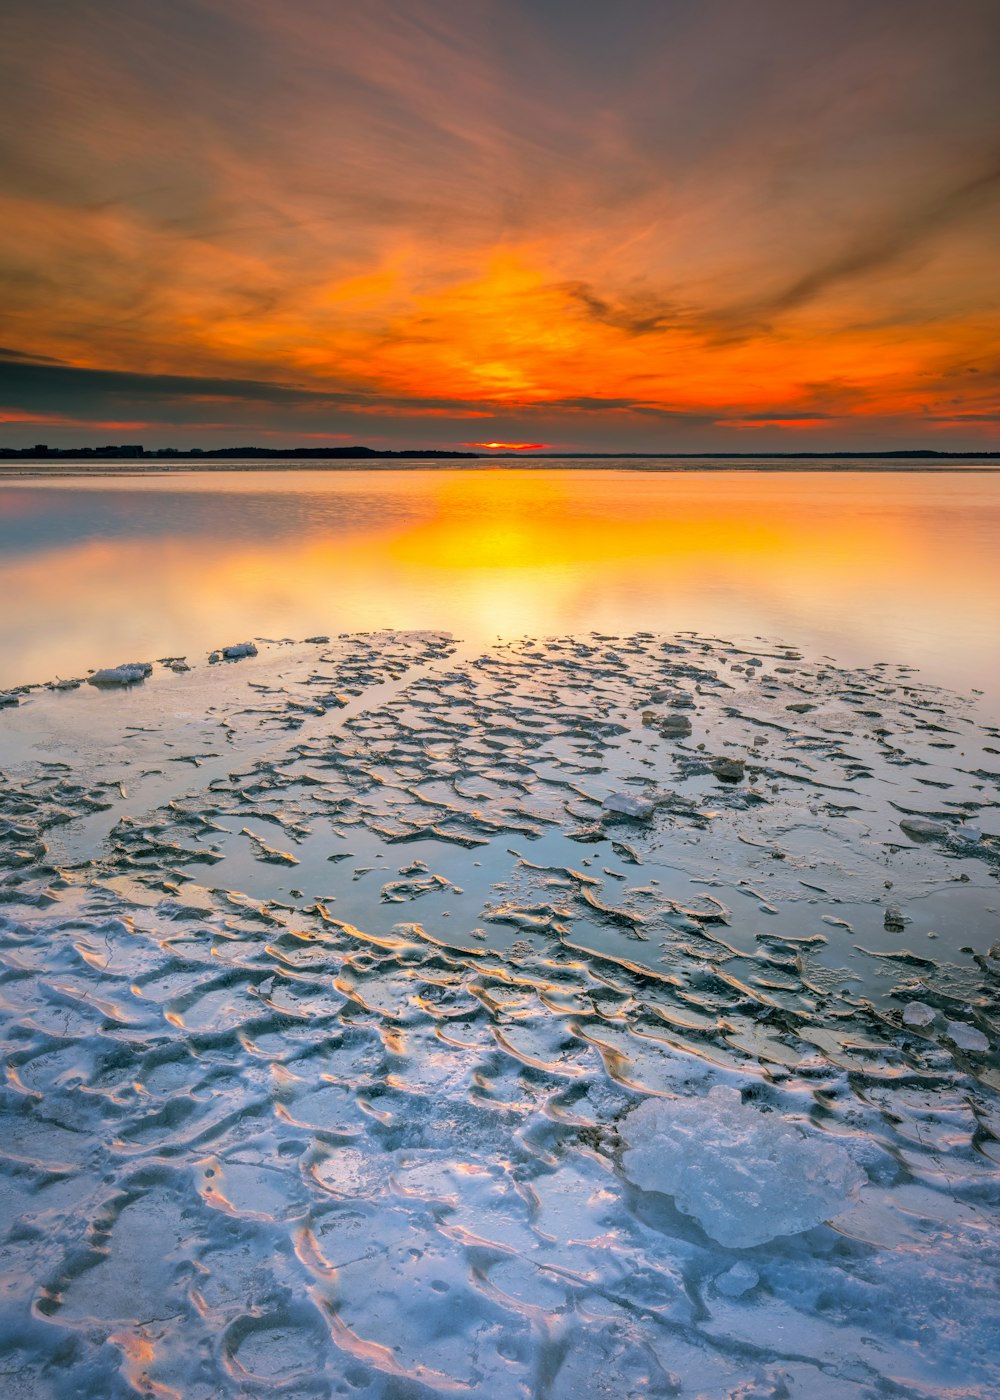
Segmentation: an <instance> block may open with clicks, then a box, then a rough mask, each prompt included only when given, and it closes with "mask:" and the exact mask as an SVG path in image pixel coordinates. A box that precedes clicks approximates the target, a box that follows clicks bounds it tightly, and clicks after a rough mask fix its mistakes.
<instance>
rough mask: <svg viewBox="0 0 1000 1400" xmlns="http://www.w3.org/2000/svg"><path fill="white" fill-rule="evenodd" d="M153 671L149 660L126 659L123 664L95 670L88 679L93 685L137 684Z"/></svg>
mask: <svg viewBox="0 0 1000 1400" xmlns="http://www.w3.org/2000/svg"><path fill="white" fill-rule="evenodd" d="M152 673H153V668H152V666H151V665H150V663H149V662H148V661H125V662H123V663H122V664H121V666H106V667H105V668H104V670H102V671H95V672H94V674H93V675H92V676H88V677H87V680H88V681H89V682H90V684H91V685H100V686H115V685H136V684H137V683H138V682H139V681H144V680H145V679H146V677H147V676H150V675H152Z"/></svg>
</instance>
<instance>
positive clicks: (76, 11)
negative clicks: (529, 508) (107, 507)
mask: <svg viewBox="0 0 1000 1400" xmlns="http://www.w3.org/2000/svg"><path fill="white" fill-rule="evenodd" d="M0 24H2V27H3V33H2V34H0V53H3V54H4V55H5V58H4V59H3V60H2V62H3V63H4V64H5V65H6V66H7V69H8V71H6V72H5V73H4V74H3V79H4V92H5V94H6V100H5V102H4V104H3V109H4V110H3V113H2V115H0V162H2V165H3V172H4V178H3V180H2V182H0V189H2V194H0V280H2V287H0V346H2V347H4V348H3V349H2V350H0V444H2V443H6V444H14V445H16V444H21V443H31V442H35V441H38V440H43V439H44V440H47V441H49V442H52V443H61V442H86V441H103V440H106V439H107V436H108V435H110V436H111V439H112V440H114V439H116V438H117V439H118V440H121V438H122V436H123V435H124V436H126V437H127V438H128V439H129V440H134V441H144V442H146V443H147V444H148V445H157V444H161V443H180V444H183V443H185V442H204V443H206V444H209V445H222V444H229V443H249V442H260V443H262V444H265V445H274V444H275V443H277V442H295V441H302V442H309V443H310V444H312V445H315V444H316V443H317V442H320V443H321V442H323V441H326V440H329V441H330V442H331V443H342V442H351V441H364V442H370V443H373V444H385V445H396V446H399V445H411V446H424V445H439V446H443V447H458V446H462V445H464V444H468V443H471V442H476V443H489V442H511V443H531V444H535V443H539V444H546V445H552V446H553V447H555V448H557V449H565V450H585V449H586V448H588V447H593V448H594V449H596V450H605V451H607V450H613V449H615V448H618V447H620V448H622V449H623V450H628V451H644V450H648V451H661V452H662V451H670V450H678V451H695V450H707V451H714V452H725V451H730V450H731V451H767V450H771V449H780V450H790V451H795V450H822V449H824V448H836V447H840V448H845V449H864V448H873V449H874V448H879V447H886V448H893V447H904V446H936V447H954V448H957V449H963V448H974V447H979V448H1000V267H998V261H1000V259H998V254H997V248H998V247H1000V151H998V146H997V132H998V130H1000V83H997V81H996V73H997V71H1000V6H998V5H996V4H995V3H993V0H952V3H950V4H949V5H948V6H947V7H943V6H941V5H940V4H938V3H935V4H930V3H926V2H925V0H878V3H874V4H873V3H871V0H864V3H861V0H839V3H838V4H837V5H835V6H834V5H813V4H807V5H803V4H801V3H797V2H796V0H755V3H754V4H752V5H748V4H746V3H744V0H698V3H695V0H623V3H622V4H620V5H613V6H612V5H607V4H604V3H599V2H598V0H576V3H570V2H569V0H463V2H462V3H457V0H405V3H404V0H396V3H391V2H390V0H366V3H365V4H364V5H358V4H353V3H351V4H348V3H346V0H283V3H282V4H280V5H275V4H273V3H270V0H239V3H237V0H191V2H190V3H186V4H184V5H177V6H164V5H162V4H160V3H156V2H155V0H101V4H99V5H90V4H80V3H79V0H51V3H47V4H46V5H38V4H37V3H35V0H8V3H7V4H6V5H5V6H4V7H3V18H2V20H0Z"/></svg>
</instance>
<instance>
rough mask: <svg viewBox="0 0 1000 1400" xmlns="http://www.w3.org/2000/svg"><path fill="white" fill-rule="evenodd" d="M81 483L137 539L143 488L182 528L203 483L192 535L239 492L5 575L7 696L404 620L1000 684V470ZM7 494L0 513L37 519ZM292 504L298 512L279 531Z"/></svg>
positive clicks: (484, 633)
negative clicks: (180, 498)
mask: <svg viewBox="0 0 1000 1400" xmlns="http://www.w3.org/2000/svg"><path fill="white" fill-rule="evenodd" d="M53 485H55V483H53ZM87 490H105V491H108V492H109V493H111V495H112V496H116V495H117V494H118V493H120V492H124V493H126V494H125V496H123V497H121V498H120V499H119V500H118V507H117V508H118V509H119V510H120V512H121V513H122V514H123V515H124V516H125V518H126V525H128V523H129V522H130V521H131V519H132V518H133V515H135V516H140V515H145V516H146V517H148V516H149V515H150V514H151V513H155V511H156V501H155V499H154V500H148V501H147V500H144V501H140V502H139V504H138V505H136V504H135V502H134V500H133V497H132V495H130V494H128V493H134V492H136V491H138V492H140V493H141V494H142V495H147V494H151V495H153V496H154V498H155V496H156V495H157V493H159V492H167V491H169V492H170V493H172V496H173V498H174V504H173V506H172V508H171V518H173V519H176V518H178V512H177V507H176V495H177V494H178V493H184V492H189V493H190V497H191V499H189V500H188V501H187V502H186V503H185V504H184V510H183V513H182V517H183V519H184V520H185V526H184V528H185V529H188V528H189V529H191V530H192V531H194V529H195V527H196V524H197V521H198V517H199V509H200V506H199V501H198V500H197V497H200V496H203V495H205V494H209V495H212V496H214V497H220V496H221V497H223V498H224V500H223V502H222V503H221V504H220V503H219V501H217V500H216V501H214V502H213V503H212V506H211V509H212V510H213V511H215V513H216V516H218V517H219V519H221V520H222V521H224V522H225V523H226V524H229V525H230V526H231V529H230V532H229V533H228V534H226V535H223V534H220V533H219V532H217V531H214V532H211V533H210V532H206V530H205V528H204V526H202V527H201V533H200V534H194V533H191V534H185V533H180V532H179V531H178V529H177V528H175V527H171V526H169V525H167V524H165V525H164V529H163V532H162V533H160V534H156V533H154V534H153V535H152V536H149V537H143V538H136V537H135V536H134V535H133V534H132V533H131V532H130V529H124V530H123V531H122V533H121V534H120V535H118V536H116V537H114V538H97V539H89V540H83V541H79V540H77V541H75V542H73V543H69V544H67V545H57V544H55V543H49V544H48V545H47V546H45V547H42V548H39V549H38V551H37V552H35V553H29V554H26V555H20V556H14V557H8V558H6V559H4V560H2V561H0V595H2V596H4V597H7V598H13V597H16V598H17V599H18V602H19V608H18V610H17V612H16V613H12V612H8V613H7V615H6V616H5V617H4V618H2V619H0V640H2V641H3V643H4V647H3V654H4V657H5V661H4V664H5V665H6V667H7V668H8V671H10V668H11V667H15V668H16V669H15V670H14V671H13V672H10V673H9V674H7V675H6V676H5V677H4V678H3V679H4V680H5V681H6V682H7V683H18V682H22V681H25V680H41V679H46V678H48V677H50V676H53V675H54V674H56V673H57V672H58V673H60V674H63V675H72V674H82V673H84V672H85V671H86V669H87V668H88V667H91V666H97V665H101V664H106V663H116V662H118V661H121V660H123V659H128V658H130V657H131V656H133V655H135V656H137V657H141V658H146V657H147V656H149V657H154V656H162V655H169V654H189V655H191V656H192V657H193V658H197V657H198V655H199V653H201V652H204V651H207V650H210V649H212V648H213V647H216V646H219V645H221V644H225V643H228V642H231V641H234V640H240V639H242V638H243V637H244V636H258V637H259V636H264V637H274V638H279V637H284V636H299V637H302V636H308V635H310V634H311V633H314V632H332V631H354V630H367V629H377V628H390V627H398V628H433V629H440V630H449V631H452V632H454V633H455V634H456V635H458V636H461V637H464V638H466V639H467V640H469V641H470V642H472V643H476V642H482V641H489V640H493V639H494V638H495V637H497V636H500V637H509V636H521V635H525V634H540V635H549V634H552V633H555V632H567V631H587V630H590V629H592V628H598V629H600V630H606V631H613V632H622V631H631V630H635V629H637V628H645V629H648V630H655V631H661V630H682V629H696V630H704V631H712V632H715V633H716V634H727V635H731V634H746V633H767V634H776V633H777V634H784V635H786V636H788V637H789V638H790V639H792V640H794V641H796V642H799V643H801V644H803V645H807V644H809V645H813V646H817V647H818V648H819V649H820V650H823V651H828V652H833V653H836V654H838V655H840V656H842V657H843V658H844V659H848V660H849V659H852V658H854V657H857V658H858V659H862V658H864V657H867V658H868V659H878V658H879V657H885V658H887V659H906V660H910V661H915V662H916V663H917V664H924V665H938V666H939V673H938V676H937V678H938V679H941V680H945V681H947V680H949V679H952V680H955V683H959V681H960V680H961V679H962V676H959V675H957V674H956V671H955V668H956V666H957V667H958V669H959V670H960V671H962V672H963V675H964V677H965V681H966V683H971V684H981V683H983V682H984V681H985V682H986V683H987V684H988V683H990V679H991V678H990V677H989V676H986V675H984V668H985V667H986V666H987V664H988V663H990V658H991V657H993V658H994V660H993V662H992V664H993V666H994V668H995V665H996V662H995V655H994V653H995V648H992V647H990V646H989V638H990V637H991V629H992V619H991V614H992V611H993V602H992V600H993V598H995V596H996V592H997V589H998V588H1000V565H998V562H997V559H996V553H995V550H994V548H993V546H992V543H991V541H992V537H993V536H992V529H991V527H990V524H989V522H990V521H991V520H992V521H994V522H995V521H996V520H997V518H998V516H1000V481H998V480H996V479H993V478H975V477H957V478H951V479H949V478H947V477H942V476H931V475H923V476H920V475H915V476H906V477H904V476H896V477H894V478H892V479H886V478H879V479H873V478H871V477H866V476H861V475H851V474H843V475H831V474H827V475H822V476H819V475H815V474H814V475H812V476H810V477H808V479H806V477H805V475H804V474H801V475H800V474H795V476H794V477H792V476H789V475H787V474H782V475H766V474H763V473H730V472H721V471H716V472H714V473H709V472H699V473H697V475H689V474H661V473H649V474H646V473H638V472H636V473H619V472H611V471H606V472H600V471H598V472H594V471H583V472H577V471H568V470H563V471H558V470H556V471H552V470H532V471H529V472H519V471H512V470H503V469H499V468H498V469H494V470H490V471H481V470H480V471H464V470H463V471H457V472H440V473H434V472H411V473H407V472H399V471H387V472H378V473H358V474H341V475H333V474H323V473H319V472H309V473H308V474H305V473H294V474H293V473H281V474H260V475H257V476H254V475H252V474H249V473H239V474H238V475H237V474H233V475H229V476H226V475H218V476H215V477H213V478H209V477H208V475H207V474H206V475H204V476H202V477H199V478H190V479H189V480H188V481H185V480H184V479H183V478H174V479H164V478H160V479H157V480H155V481H153V480H149V479H147V480H143V481H135V480H130V481H128V482H122V481H115V482H110V483H103V484H100V485H98V484H97V483H88V486H87ZM6 494H7V493H6V490H5V489H0V512H2V511H3V509H4V508H8V509H13V508H17V509H19V510H21V512H22V517H23V506H24V503H23V500H22V501H20V502H17V501H11V500H5V499H4V498H5V496H6ZM40 494H42V495H44V496H45V497H46V500H47V499H48V494H47V493H40ZM276 497H281V498H282V501H283V502H284V503H286V504H287V501H288V500H289V499H292V498H294V500H295V502H296V504H297V510H298V513H297V514H296V515H295V516H294V517H292V518H288V519H285V523H282V520H283V517H282V516H281V514H280V510H279V507H278V503H277V501H276V502H275V505H274V507H273V509H272V506H271V504H270V502H271V500H272V498H276ZM230 501H231V506H230V504H229V502H230ZM963 501H964V502H966V504H965V505H964V506H963V505H962V504H961V503H962V502H963ZM44 504H45V503H44V502H43V507H44ZM106 504H107V505H108V508H109V509H111V508H112V506H114V505H115V502H114V500H112V501H110V502H107V503H106ZM205 509H206V510H208V509H209V507H208V505H207V504H206V507H205ZM212 519H213V520H214V519H215V516H213V517H212ZM189 520H190V522H191V524H190V525H188V524H187V522H188V521H189ZM942 671H947V672H948V674H942V673H941V672H942Z"/></svg>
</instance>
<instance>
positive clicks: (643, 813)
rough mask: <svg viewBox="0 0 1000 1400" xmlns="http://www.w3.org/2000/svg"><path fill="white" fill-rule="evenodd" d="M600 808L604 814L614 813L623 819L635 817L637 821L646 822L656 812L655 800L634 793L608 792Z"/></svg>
mask: <svg viewBox="0 0 1000 1400" xmlns="http://www.w3.org/2000/svg"><path fill="white" fill-rule="evenodd" d="M602 806H603V807H604V810H605V811H606V812H616V813H618V814H619V815H621V816H624V817H635V818H636V819H637V820H638V821H648V820H649V818H650V817H651V816H652V815H653V813H654V812H655V811H656V799H655V798H653V797H647V796H640V795H639V794H637V793H634V792H609V793H608V795H607V797H606V798H605V799H604V801H603V803H602Z"/></svg>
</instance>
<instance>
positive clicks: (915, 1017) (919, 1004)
mask: <svg viewBox="0 0 1000 1400" xmlns="http://www.w3.org/2000/svg"><path fill="white" fill-rule="evenodd" d="M933 1020H934V1008H933V1006H928V1005H927V1003H926V1002H925V1001H911V1002H909V1004H908V1005H907V1006H905V1007H904V1008H903V1025H904V1026H929V1025H930V1024H931V1022H932V1021H933Z"/></svg>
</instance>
